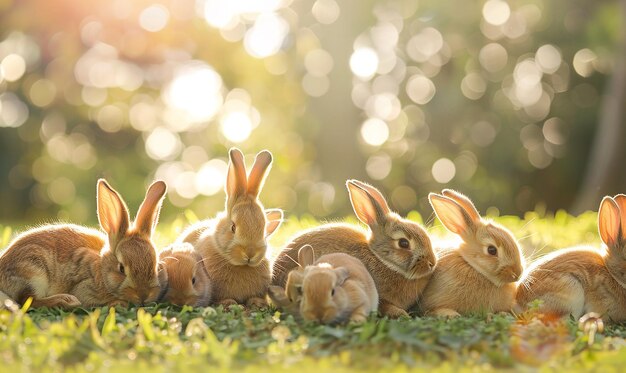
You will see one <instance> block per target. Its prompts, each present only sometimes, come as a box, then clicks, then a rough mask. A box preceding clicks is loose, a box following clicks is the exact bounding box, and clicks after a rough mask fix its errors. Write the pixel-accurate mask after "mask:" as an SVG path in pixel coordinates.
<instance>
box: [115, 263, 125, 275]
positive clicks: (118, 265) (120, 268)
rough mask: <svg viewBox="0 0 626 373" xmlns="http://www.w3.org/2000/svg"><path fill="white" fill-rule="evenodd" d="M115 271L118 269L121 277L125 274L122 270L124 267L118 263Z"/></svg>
mask: <svg viewBox="0 0 626 373" xmlns="http://www.w3.org/2000/svg"><path fill="white" fill-rule="evenodd" d="M117 269H119V271H120V273H121V274H123V275H124V274H126V273H125V272H124V271H125V270H124V265H123V264H122V263H118V264H117Z"/></svg>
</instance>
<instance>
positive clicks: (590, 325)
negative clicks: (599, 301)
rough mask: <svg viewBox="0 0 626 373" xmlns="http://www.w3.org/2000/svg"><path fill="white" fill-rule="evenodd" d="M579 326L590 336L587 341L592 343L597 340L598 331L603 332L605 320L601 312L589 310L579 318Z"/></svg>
mask: <svg viewBox="0 0 626 373" xmlns="http://www.w3.org/2000/svg"><path fill="white" fill-rule="evenodd" d="M578 328H579V329H582V330H583V332H584V333H585V334H587V335H588V336H589V340H588V341H587V343H588V344H589V345H592V344H593V342H594V341H595V337H596V332H598V333H602V332H603V331H604V321H602V318H600V314H599V313H595V312H589V313H586V314H584V315H583V316H582V317H581V318H580V319H578Z"/></svg>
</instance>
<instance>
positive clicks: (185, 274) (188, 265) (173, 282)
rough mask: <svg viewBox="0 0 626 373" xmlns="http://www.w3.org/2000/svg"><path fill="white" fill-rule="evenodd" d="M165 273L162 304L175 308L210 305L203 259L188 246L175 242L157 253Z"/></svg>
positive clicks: (209, 288) (210, 290)
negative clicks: (172, 305) (170, 304)
mask: <svg viewBox="0 0 626 373" xmlns="http://www.w3.org/2000/svg"><path fill="white" fill-rule="evenodd" d="M159 260H160V262H161V263H163V266H164V267H165V269H166V271H167V283H166V284H163V286H162V287H163V297H162V298H161V300H162V301H165V302H170V303H173V304H176V305H178V306H183V305H189V306H194V307H206V306H208V305H209V304H210V303H211V293H212V286H211V280H210V279H209V274H208V273H207V270H206V268H205V267H204V264H203V263H202V256H201V255H200V254H199V253H198V252H197V251H195V250H194V249H193V246H192V245H191V244H189V243H186V242H185V243H175V244H173V245H171V246H169V247H167V248H165V249H164V250H163V251H161V252H160V253H159Z"/></svg>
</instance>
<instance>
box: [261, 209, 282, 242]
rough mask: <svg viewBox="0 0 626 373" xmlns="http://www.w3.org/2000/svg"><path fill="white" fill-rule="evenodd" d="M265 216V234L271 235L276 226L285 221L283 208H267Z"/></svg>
mask: <svg viewBox="0 0 626 373" xmlns="http://www.w3.org/2000/svg"><path fill="white" fill-rule="evenodd" d="M265 218H266V219H267V223H266V224H265V236H266V237H269V236H270V235H271V234H272V233H274V231H275V230H276V228H278V226H279V225H280V223H282V222H283V210H281V209H266V210H265Z"/></svg>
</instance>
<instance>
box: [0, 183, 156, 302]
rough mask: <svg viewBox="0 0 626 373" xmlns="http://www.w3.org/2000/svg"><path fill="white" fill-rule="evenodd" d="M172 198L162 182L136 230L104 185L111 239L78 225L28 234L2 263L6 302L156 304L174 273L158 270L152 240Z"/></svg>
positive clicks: (101, 195) (104, 222) (104, 215)
mask: <svg viewBox="0 0 626 373" xmlns="http://www.w3.org/2000/svg"><path fill="white" fill-rule="evenodd" d="M165 192H166V186H165V183H164V182H162V181H155V182H154V183H153V184H152V185H151V186H150V188H149V189H148V192H147V193H146V197H145V199H144V201H143V203H142V204H141V206H140V207H139V211H138V212H137V217H136V219H135V222H134V224H132V225H131V223H130V217H129V214H128V208H127V207H126V204H125V203H124V201H123V200H122V198H121V197H120V195H119V194H118V193H117V192H116V191H115V190H113V188H111V187H110V186H109V184H108V183H107V182H106V181H105V180H104V179H100V180H99V181H98V193H97V202H98V220H99V221H100V226H101V227H102V229H103V230H104V231H105V232H106V233H107V234H106V235H104V234H102V233H101V232H100V231H98V230H95V229H90V228H85V227H81V226H78V225H72V224H53V225H45V226H42V227H39V228H35V229H32V230H29V231H26V232H24V233H22V234H21V235H19V236H18V237H17V238H15V239H14V240H13V241H12V242H11V243H10V244H9V247H8V248H7V249H6V251H5V252H4V253H3V255H2V256H0V290H1V291H2V292H3V294H2V297H3V298H10V299H12V300H14V301H16V302H18V303H20V304H22V303H24V302H25V301H26V300H27V299H28V298H29V297H31V298H32V299H33V302H32V306H33V307H63V308H71V307H77V306H86V307H89V306H100V305H118V304H126V303H135V304H144V303H146V302H152V301H156V300H157V299H158V298H159V295H160V289H161V288H160V283H163V282H165V281H166V276H167V273H166V272H165V271H162V270H160V268H159V265H158V263H157V254H156V250H155V248H154V244H153V243H152V232H153V230H154V228H155V225H156V223H157V220H158V216H159V210H160V208H161V203H162V201H163V196H164V195H165Z"/></svg>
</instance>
